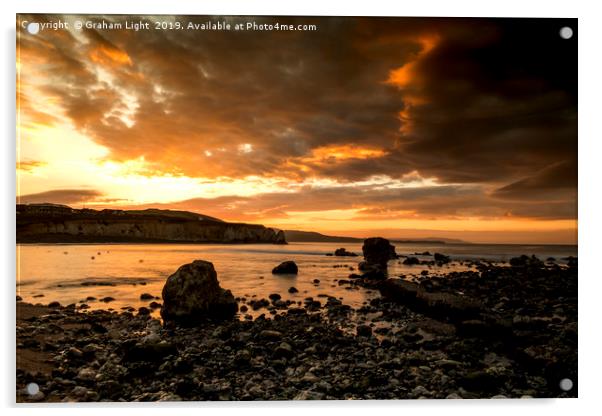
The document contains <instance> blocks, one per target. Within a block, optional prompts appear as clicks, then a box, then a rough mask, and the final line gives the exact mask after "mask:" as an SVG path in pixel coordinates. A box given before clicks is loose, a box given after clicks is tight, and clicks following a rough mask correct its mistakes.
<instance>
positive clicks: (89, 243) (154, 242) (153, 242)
mask: <svg viewBox="0 0 602 416" xmlns="http://www.w3.org/2000/svg"><path fill="white" fill-rule="evenodd" d="M361 243H362V241H357V242H347V243H344V242H337V241H288V242H287V244H284V245H305V244H339V245H342V246H344V245H345V244H361ZM391 243H394V244H404V245H411V244H415V245H442V246H446V247H455V246H494V247H524V246H537V247H570V248H574V249H578V247H579V246H578V244H550V243H472V242H463V243H445V242H440V241H435V242H433V241H395V240H391ZM161 244H163V245H166V244H168V245H201V246H206V245H225V246H244V245H253V244H259V245H268V246H269V245H274V243H268V242H252V243H246V242H231V243H224V242H207V241H200V242H197V241H173V240H167V241H157V240H144V241H97V242H95V241H79V242H65V241H57V242H52V241H40V242H32V241H17V242H16V245H17V246H93V245H161ZM277 245H278V244H277Z"/></svg>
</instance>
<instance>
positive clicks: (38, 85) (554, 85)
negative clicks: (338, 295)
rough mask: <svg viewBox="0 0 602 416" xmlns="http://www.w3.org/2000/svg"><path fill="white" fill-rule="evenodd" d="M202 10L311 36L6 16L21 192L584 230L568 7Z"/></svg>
mask: <svg viewBox="0 0 602 416" xmlns="http://www.w3.org/2000/svg"><path fill="white" fill-rule="evenodd" d="M59 19H60V20H62V21H67V22H71V25H73V22H74V21H76V20H94V18H92V17H89V16H88V17H85V18H82V17H77V16H58V15H57V16H42V15H34V16H25V15H20V16H18V22H20V21H22V20H27V21H36V22H42V21H58V20H59ZM98 19H100V18H96V20H98ZM104 19H105V20H106V21H111V20H112V21H120V22H124V21H125V19H126V18H124V17H119V16H105V17H104ZM128 19H129V20H134V21H137V20H140V18H139V17H134V18H131V17H130V18H128ZM141 19H142V20H147V21H150V22H153V21H157V20H163V21H165V20H174V19H176V18H174V17H168V16H163V17H148V16H147V17H143V18H141ZM208 19H209V18H207V17H199V16H196V17H186V18H183V17H180V18H178V20H181V21H194V22H199V23H202V22H206V21H207V20H208ZM214 19H215V20H220V21H224V20H227V21H230V22H232V23H236V22H247V21H250V20H255V21H256V22H262V23H265V22H280V23H285V22H286V23H294V24H298V23H303V24H305V23H311V24H316V25H317V27H318V30H317V31H306V32H300V31H293V32H259V31H256V32H246V31H245V32H238V31H231V32H212V31H187V30H179V31H169V30H168V31H155V30H149V31H139V32H135V31H129V30H115V31H108V30H104V31H97V30H92V29H84V30H75V29H73V28H72V29H70V30H56V31H55V30H43V31H40V32H39V33H38V34H36V35H32V34H29V33H27V31H26V30H24V29H23V28H21V27H20V24H18V29H17V31H18V45H17V73H18V80H17V82H18V84H17V109H18V112H17V117H18V124H17V139H18V146H17V151H18V154H17V161H18V164H17V174H18V175H17V181H18V184H17V202H21V203H33V202H53V203H60V204H67V205H70V206H72V207H74V208H81V207H83V206H85V207H89V208H106V207H120V208H146V207H159V208H166V209H183V210H189V211H196V212H199V213H203V214H206V215H210V216H214V217H218V218H221V219H224V220H228V221H240V222H252V223H261V224H265V225H267V226H273V227H278V228H284V229H300V230H308V231H318V232H323V233H327V234H332V235H348V236H358V237H365V236H372V235H382V236H385V237H398V238H418V237H446V238H460V239H463V240H468V241H474V242H513V243H570V244H574V243H576V239H577V235H576V228H577V39H576V35H577V21H576V20H571V19H565V20H551V19H507V20H502V19H496V20H493V19H424V18H301V17H297V18H251V17H236V18H214ZM567 25H568V26H571V27H572V28H573V31H574V33H575V36H574V37H573V38H572V39H568V40H566V39H562V38H561V37H560V36H559V34H558V32H559V30H560V28H561V27H563V26H567Z"/></svg>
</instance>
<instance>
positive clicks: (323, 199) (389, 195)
mask: <svg viewBox="0 0 602 416" xmlns="http://www.w3.org/2000/svg"><path fill="white" fill-rule="evenodd" d="M149 207H163V208H168V209H179V210H189V211H197V212H203V213H205V214H206V215H211V216H215V217H218V218H221V219H224V220H229V221H264V222H265V221H266V220H268V221H274V219H277V218H288V217H291V216H294V214H293V213H294V212H314V211H315V212H318V211H324V210H349V209H355V210H357V211H358V213H357V215H356V217H355V218H354V220H394V219H408V218H411V219H441V218H446V219H461V218H465V217H472V218H507V217H521V218H532V219H562V218H570V217H571V215H572V213H573V211H574V209H575V207H574V200H570V199H567V200H557V201H538V200H532V201H524V200H521V201H510V200H496V199H493V198H490V197H488V196H486V195H485V192H484V191H483V189H481V187H480V186H465V185H447V186H427V187H421V188H401V189H394V188H386V187H385V188H383V187H380V188H376V187H374V186H369V185H366V186H357V185H348V186H338V187H330V188H318V189H316V188H310V187H307V188H306V189H301V190H299V191H297V192H273V193H264V194H258V195H254V196H248V197H243V196H223V197H217V198H192V199H188V200H184V201H177V202H171V203H168V204H160V203H152V204H146V205H133V206H130V207H128V208H149Z"/></svg>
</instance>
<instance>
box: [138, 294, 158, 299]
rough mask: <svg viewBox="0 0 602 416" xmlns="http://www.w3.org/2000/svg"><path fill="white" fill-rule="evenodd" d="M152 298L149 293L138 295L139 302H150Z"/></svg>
mask: <svg viewBox="0 0 602 416" xmlns="http://www.w3.org/2000/svg"><path fill="white" fill-rule="evenodd" d="M154 298H155V297H154V296H153V295H151V294H150V293H143V294H141V295H140V300H151V299H154Z"/></svg>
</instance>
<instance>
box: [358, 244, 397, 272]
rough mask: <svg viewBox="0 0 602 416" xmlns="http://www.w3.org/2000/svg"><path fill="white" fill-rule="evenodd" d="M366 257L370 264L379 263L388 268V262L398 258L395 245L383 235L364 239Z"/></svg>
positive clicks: (363, 249)
mask: <svg viewBox="0 0 602 416" xmlns="http://www.w3.org/2000/svg"><path fill="white" fill-rule="evenodd" d="M362 252H363V253H364V259H366V262H367V263H368V264H373V265H379V266H380V267H382V268H384V269H386V268H387V262H388V261H389V260H392V259H396V258H397V254H396V253H395V246H393V245H391V243H390V242H389V240H387V239H386V238H382V237H372V238H367V239H365V240H364V245H363V247H362Z"/></svg>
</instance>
